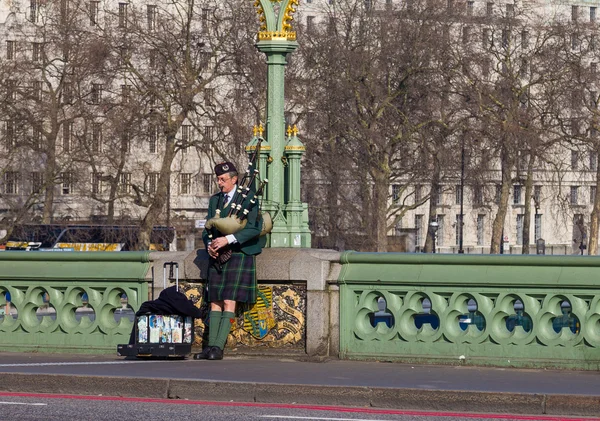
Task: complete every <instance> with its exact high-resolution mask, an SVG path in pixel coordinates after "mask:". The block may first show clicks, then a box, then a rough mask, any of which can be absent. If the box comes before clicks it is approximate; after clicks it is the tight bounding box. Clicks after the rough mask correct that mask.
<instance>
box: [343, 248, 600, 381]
mask: <svg viewBox="0 0 600 421" xmlns="http://www.w3.org/2000/svg"><path fill="white" fill-rule="evenodd" d="M342 265H343V266H342V270H341V273H340V276H339V282H340V353H341V357H343V358H357V359H359V358H363V359H366V358H376V359H389V360H398V361H406V362H428V363H431V362H439V363H454V364H465V365H495V366H513V367H557V368H578V369H595V370H597V369H598V368H600V283H599V279H600V259H598V258H595V257H589V256H509V255H506V256H495V255H492V256H489V255H478V256H471V255H442V254H401V253H356V252H346V253H344V254H343V255H342ZM383 300H384V301H385V310H383V311H380V309H379V306H378V304H381V303H383ZM424 304H429V305H424ZM381 320H383V321H382V322H379V323H378V321H381Z"/></svg>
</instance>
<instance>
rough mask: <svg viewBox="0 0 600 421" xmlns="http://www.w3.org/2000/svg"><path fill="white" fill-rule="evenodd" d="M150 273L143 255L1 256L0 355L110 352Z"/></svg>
mask: <svg viewBox="0 0 600 421" xmlns="http://www.w3.org/2000/svg"><path fill="white" fill-rule="evenodd" d="M149 267H150V263H149V252H119V253H109V252H23V251H15V252H10V251H7V252H0V350H3V351H19V352H20V351H43V352H86V353H97V352H112V353H114V352H116V345H117V344H119V343H126V342H128V340H129V334H130V332H131V329H132V326H133V323H132V321H131V319H130V317H132V315H133V312H134V310H137V309H138V308H139V306H140V305H141V303H142V302H144V301H147V300H148V283H147V281H146V280H145V277H146V273H147V271H148V269H149Z"/></svg>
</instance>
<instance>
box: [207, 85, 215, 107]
mask: <svg viewBox="0 0 600 421" xmlns="http://www.w3.org/2000/svg"><path fill="white" fill-rule="evenodd" d="M204 104H205V105H206V106H207V107H212V106H213V105H215V90H214V89H213V88H206V89H204Z"/></svg>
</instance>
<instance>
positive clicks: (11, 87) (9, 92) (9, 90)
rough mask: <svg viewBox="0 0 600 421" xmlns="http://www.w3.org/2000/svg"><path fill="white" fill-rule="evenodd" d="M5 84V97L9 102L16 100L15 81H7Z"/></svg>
mask: <svg viewBox="0 0 600 421" xmlns="http://www.w3.org/2000/svg"><path fill="white" fill-rule="evenodd" d="M5 83H6V96H7V99H9V100H10V101H14V100H16V99H17V81H16V80H14V79H7V80H6V81H5Z"/></svg>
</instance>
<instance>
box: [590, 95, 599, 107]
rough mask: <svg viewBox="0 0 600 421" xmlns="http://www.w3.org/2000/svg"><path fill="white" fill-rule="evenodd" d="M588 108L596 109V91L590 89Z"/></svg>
mask: <svg viewBox="0 0 600 421" xmlns="http://www.w3.org/2000/svg"><path fill="white" fill-rule="evenodd" d="M589 107H590V109H592V110H596V109H598V91H590V104H589Z"/></svg>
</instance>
